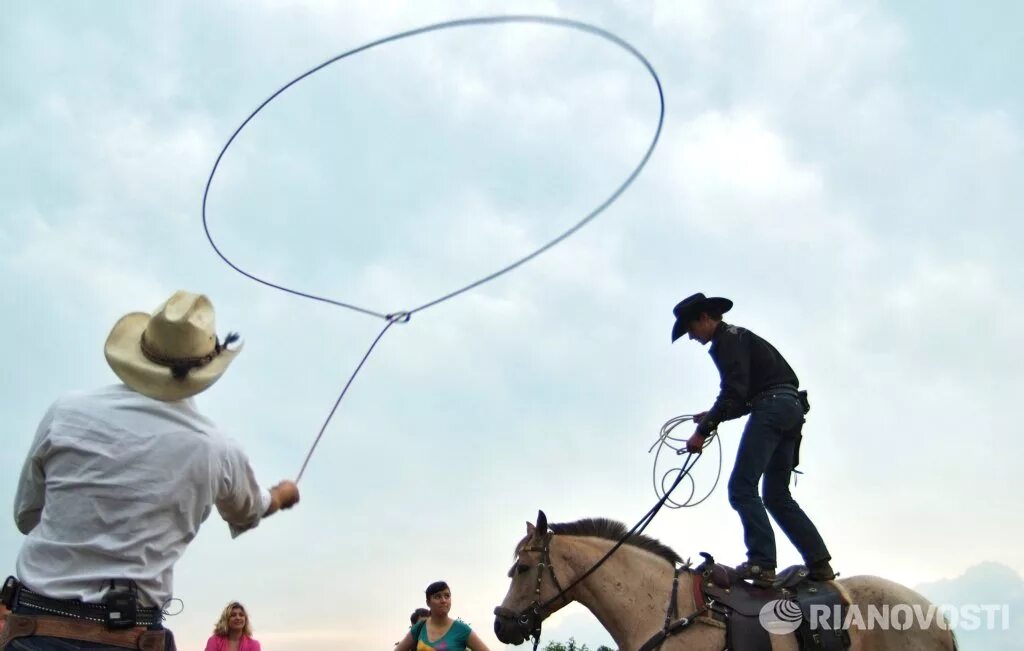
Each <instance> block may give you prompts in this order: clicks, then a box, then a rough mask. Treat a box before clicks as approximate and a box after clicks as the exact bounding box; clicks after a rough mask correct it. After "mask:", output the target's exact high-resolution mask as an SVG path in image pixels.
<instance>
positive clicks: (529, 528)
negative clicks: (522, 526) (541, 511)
mask: <svg viewBox="0 0 1024 651" xmlns="http://www.w3.org/2000/svg"><path fill="white" fill-rule="evenodd" d="M536 531H537V527H535V526H533V523H532V522H527V523H526V538H527V539H530V538H533V534H534V532H536Z"/></svg>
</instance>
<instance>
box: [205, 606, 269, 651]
mask: <svg viewBox="0 0 1024 651" xmlns="http://www.w3.org/2000/svg"><path fill="white" fill-rule="evenodd" d="M206 651H260V643H259V642H257V641H256V640H254V639H252V627H251V626H249V614H248V613H247V612H245V606H243V605H242V604H240V603H238V602H237V601H232V602H231V603H229V604H228V605H227V608H225V609H224V612H222V613H221V614H220V620H218V621H217V625H216V626H214V628H213V635H211V636H210V639H209V640H207V641H206Z"/></svg>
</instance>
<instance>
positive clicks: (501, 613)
mask: <svg viewBox="0 0 1024 651" xmlns="http://www.w3.org/2000/svg"><path fill="white" fill-rule="evenodd" d="M554 536H555V533H554V532H553V531H548V532H547V533H546V534H545V535H544V537H543V538H542V540H541V541H540V545H539V546H537V545H535V546H532V547H524V548H523V549H521V550H519V553H520V554H522V553H523V552H538V553H540V562H539V563H537V565H536V566H535V567H536V568H537V581H536V583H535V584H534V589H533V601H531V602H530V603H529V605H527V606H526V608H525V609H524V610H522V611H520V612H518V613H517V612H515V611H512V610H510V609H508V608H503V607H501V606H498V607H497V608H495V609H494V614H495V615H497V616H498V617H502V618H504V619H508V620H511V621H513V622H515V624H516V625H517V626H518V627H519V629H520V632H522V633H523V637H524V638H527V637H532V638H533V651H537V647H538V646H539V645H540V635H541V627H542V626H543V622H544V619H545V618H546V617H547V616H548V615H550V614H551V613H550V612H547V609H548V606H550V605H551V604H553V603H554V602H556V601H558V600H559V599H561V600H562V601H563V602H564V604H563V605H566V606H568V605H569V604H570V603H571V601H570V600H569V598H568V597H567V596H566V595H567V594H568V592H569V590H571V589H572V588H574V587H576V585H577V584H579V583H580V581H582V580H583V579H585V578H587V577H588V576H589V575H590V574H591V573H592V572H593V571H594V570H596V569H597V568H598V567H600V566H601V565H602V564H603V563H604V562H605V561H606V560H608V557H609V556H610V555H611V553H610V552H609V553H608V554H606V555H605V556H604V557H603V558H602V559H601V560H600V561H598V562H597V563H596V564H594V566H593V567H591V568H590V569H589V570H587V572H585V573H584V574H583V575H581V576H580V577H579V578H577V579H576V580H575V581H573V582H572V583H571V584H570V585H569V588H568V589H566V588H563V587H562V584H561V583H560V582H559V581H558V576H557V575H556V574H555V568H554V566H553V565H552V564H551V540H552V538H554ZM615 549H616V548H613V549H612V551H615ZM516 567H521V566H520V565H519V564H518V563H517V565H516ZM545 570H547V574H549V575H550V576H551V582H552V583H554V584H555V588H556V589H557V590H558V593H557V594H556V595H555V596H554V597H552V598H550V599H547V600H545V601H541V598H540V595H541V589H542V588H543V585H544V574H545ZM683 572H693V570H691V569H690V562H689V561H687V562H686V563H684V564H683V565H682V566H680V565H676V566H675V567H674V568H673V574H674V575H673V578H672V593H671V596H670V597H669V602H668V611H667V612H666V613H665V625H664V627H663V628H662V630H660V631H658V632H657V633H655V634H654V635H652V636H651V637H650V638H649V639H648V640H647V642H646V643H645V644H644V645H643V646H642V647H641V651H654V650H657V649H660V648H661V645H662V644H663V643H664V642H665V640H667V639H668V638H670V637H672V636H674V635H677V634H678V633H681V632H683V631H684V630H686V629H688V628H689V627H690V626H692V625H693V624H695V623H697V621H698V619H697V618H698V617H699V616H700V615H701V614H703V613H705V612H706V611H707V610H708V608H709V604H708V602H707V600H706V598H705V595H704V594H703V591H702V590H701V589H700V582H701V579H700V577H699V576H698V577H694V584H693V585H694V607H695V608H696V610H695V611H694V612H692V613H690V614H689V615H688V616H686V617H677V615H678V610H677V606H676V599H677V596H678V593H679V576H680V574H682V573H683Z"/></svg>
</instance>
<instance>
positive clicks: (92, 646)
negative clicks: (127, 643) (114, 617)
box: [7, 631, 175, 651]
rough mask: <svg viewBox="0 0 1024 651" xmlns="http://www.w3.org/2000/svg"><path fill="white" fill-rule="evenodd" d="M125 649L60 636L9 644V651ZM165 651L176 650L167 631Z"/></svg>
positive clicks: (34, 638)
mask: <svg viewBox="0 0 1024 651" xmlns="http://www.w3.org/2000/svg"><path fill="white" fill-rule="evenodd" d="M15 650H16V651H124V648H123V647H119V646H110V645H107V644H96V643H95V642H80V641H78V640H65V639H63V638H59V637H35V636H33V637H21V638H18V639H16V640H11V643H10V644H8V645H7V651H15ZM164 651H175V647H174V636H173V635H171V632H170V631H166V634H165V640H164Z"/></svg>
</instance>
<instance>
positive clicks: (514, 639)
mask: <svg viewBox="0 0 1024 651" xmlns="http://www.w3.org/2000/svg"><path fill="white" fill-rule="evenodd" d="M553 537H554V532H553V531H550V530H549V529H548V519H547V516H546V515H544V512H543V511H538V512H537V525H536V526H534V525H533V524H531V523H529V522H527V523H526V537H525V538H523V539H522V540H521V541H520V542H519V544H518V545H516V553H515V562H514V563H513V564H512V568H511V569H510V570H509V571H508V576H509V578H510V579H512V583H511V585H509V588H508V593H507V594H506V595H505V599H504V601H502V602H501V605H500V606H498V607H497V608H495V609H494V634H495V635H496V636H497V637H498V640H500V641H501V642H503V643H505V644H522V643H523V642H525V641H526V638H528V637H531V636H533V637H534V638H535V639H538V640H539V639H540V627H541V622H543V621H544V619H545V618H547V616H548V615H550V614H551V613H553V612H555V611H556V610H558V609H559V608H561V607H562V606H563V605H565V604H568V603H569V599H568V598H567V597H566V596H565V594H564V593H563V591H562V585H561V583H560V582H559V580H558V578H556V576H555V570H554V568H553V567H552V566H551V541H552V538H553ZM565 569H566V568H564V567H563V568H561V570H560V572H561V573H562V580H563V581H566V582H570V581H571V577H567V576H566V575H565V574H564V572H565ZM556 602H557V603H556Z"/></svg>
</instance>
